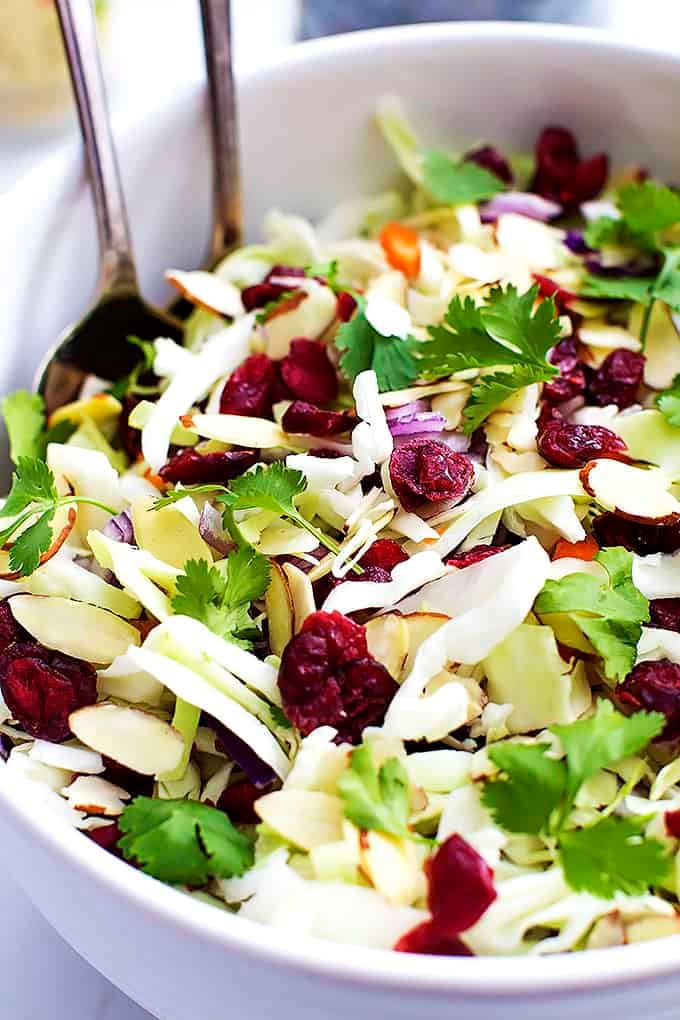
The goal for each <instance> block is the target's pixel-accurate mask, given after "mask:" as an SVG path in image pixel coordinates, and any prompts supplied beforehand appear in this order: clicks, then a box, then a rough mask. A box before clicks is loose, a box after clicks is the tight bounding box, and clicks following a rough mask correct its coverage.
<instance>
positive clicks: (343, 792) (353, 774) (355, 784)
mask: <svg viewBox="0 0 680 1020" xmlns="http://www.w3.org/2000/svg"><path fill="white" fill-rule="evenodd" d="M338 794H339V795H340V797H341V799H342V801H343V803H344V811H345V817H346V818H348V819H349V820H350V822H353V823H354V824H355V825H356V826H358V828H360V829H372V830H375V831H376V832H387V833H389V834H390V835H392V836H411V832H410V830H409V827H408V817H409V813H410V801H409V779H408V774H407V772H406V769H405V768H404V766H403V765H402V763H401V762H400V761H399V759H398V758H389V759H388V760H387V761H386V762H384V763H383V764H382V765H381V766H380V768H378V767H377V766H376V764H375V761H374V760H373V754H372V752H371V748H370V747H369V746H368V745H367V744H361V745H360V746H359V747H356V748H355V749H354V750H353V751H352V753H351V755H350V762H349V767H348V768H347V769H346V770H345V771H344V772H343V773H342V775H341V776H340V778H339V780H338Z"/></svg>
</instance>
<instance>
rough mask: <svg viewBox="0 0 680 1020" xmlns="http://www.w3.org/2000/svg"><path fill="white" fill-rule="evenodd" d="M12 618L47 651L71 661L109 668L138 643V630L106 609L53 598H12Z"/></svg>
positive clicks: (24, 596)
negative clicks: (131, 646) (54, 650)
mask: <svg viewBox="0 0 680 1020" xmlns="http://www.w3.org/2000/svg"><path fill="white" fill-rule="evenodd" d="M9 604H10V608H11V610H12V615H13V616H14V619H15V620H16V621H17V623H19V624H21V626H22V627H24V628H25V629H26V630H27V631H28V633H29V634H31V635H32V637H34V638H35V639H36V641H39V642H40V643H41V644H43V645H45V646H46V647H47V648H54V649H56V651H58V652H63V653H64V655H72V656H73V658H74V659H84V660H85V661H86V662H94V663H97V665H109V664H110V663H111V662H113V660H114V659H115V658H117V656H119V655H123V654H124V653H125V652H126V651H127V649H128V648H129V647H130V645H138V644H140V636H139V631H138V630H137V628H136V627H133V626H132V624H130V623H127V622H126V621H125V620H121V618H120V617H119V616H114V615H113V613H109V612H108V610H106V609H98V608H97V606H91V605H88V603H86V602H76V601H75V600H74V599H63V598H59V597H58V596H55V595H14V596H13V597H12V598H11V599H10V603H9Z"/></svg>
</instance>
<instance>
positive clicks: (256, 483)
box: [218, 461, 307, 515]
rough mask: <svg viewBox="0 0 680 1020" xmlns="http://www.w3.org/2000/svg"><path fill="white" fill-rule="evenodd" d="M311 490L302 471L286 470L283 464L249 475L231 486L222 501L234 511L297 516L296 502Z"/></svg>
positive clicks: (248, 473) (220, 496)
mask: <svg viewBox="0 0 680 1020" xmlns="http://www.w3.org/2000/svg"><path fill="white" fill-rule="evenodd" d="M306 487H307V483H306V481H305V476H304V475H303V473H302V471H297V470H294V469H293V468H289V467H286V465H285V464H284V463H283V462H282V461H276V462H275V463H274V464H270V465H268V466H266V467H265V466H264V465H263V464H258V466H257V468H256V469H255V471H248V472H246V474H244V475H240V476H239V477H238V478H234V480H233V481H232V482H231V483H230V485H229V488H228V489H226V490H225V491H224V492H222V493H220V494H219V496H218V500H219V501H220V502H221V503H224V504H225V506H227V507H229V509H230V510H271V511H273V513H276V514H286V515H297V510H296V508H295V504H294V502H293V501H294V499H295V497H296V496H299V495H300V493H302V492H304V491H305V489H306Z"/></svg>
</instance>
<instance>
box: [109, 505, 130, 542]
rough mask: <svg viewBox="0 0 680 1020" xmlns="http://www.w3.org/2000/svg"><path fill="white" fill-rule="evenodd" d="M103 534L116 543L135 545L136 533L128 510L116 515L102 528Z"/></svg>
mask: <svg viewBox="0 0 680 1020" xmlns="http://www.w3.org/2000/svg"><path fill="white" fill-rule="evenodd" d="M102 534H103V535H106V537H107V538H111V539H113V541H114V542H122V543H123V544H124V545H134V542H135V532H134V528H133V527H132V518H131V517H130V514H129V513H128V512H127V510H123V512H122V513H120V514H116V516H115V517H112V518H111V519H110V520H108V521H107V522H106V524H105V525H104V527H103V528H102Z"/></svg>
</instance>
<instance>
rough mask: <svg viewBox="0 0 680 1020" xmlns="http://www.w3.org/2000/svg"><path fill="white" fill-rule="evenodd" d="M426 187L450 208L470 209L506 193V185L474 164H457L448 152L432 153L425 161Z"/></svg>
mask: <svg viewBox="0 0 680 1020" xmlns="http://www.w3.org/2000/svg"><path fill="white" fill-rule="evenodd" d="M423 173H424V177H423V184H424V186H425V188H426V190H427V191H429V192H430V194H431V195H432V196H433V197H434V198H436V199H438V200H439V201H440V202H445V203H446V204H447V205H448V204H450V205H467V204H468V203H471V202H481V201H483V200H484V199H487V198H493V196H494V195H497V194H498V192H499V191H503V190H504V187H505V186H504V184H503V182H502V181H501V180H500V179H499V178H498V177H496V175H495V174H492V173H491V172H490V171H489V170H485V169H484V167H482V166H478V165H477V163H473V162H470V161H468V162H465V161H462V162H454V161H453V160H452V159H449V157H448V156H447V155H446V153H444V152H440V151H438V150H437V149H430V151H429V152H426V153H425V155H424V160H423Z"/></svg>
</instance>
